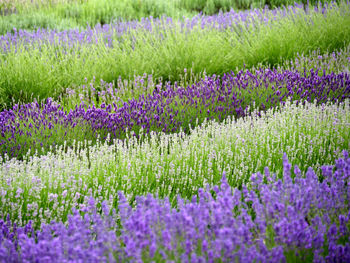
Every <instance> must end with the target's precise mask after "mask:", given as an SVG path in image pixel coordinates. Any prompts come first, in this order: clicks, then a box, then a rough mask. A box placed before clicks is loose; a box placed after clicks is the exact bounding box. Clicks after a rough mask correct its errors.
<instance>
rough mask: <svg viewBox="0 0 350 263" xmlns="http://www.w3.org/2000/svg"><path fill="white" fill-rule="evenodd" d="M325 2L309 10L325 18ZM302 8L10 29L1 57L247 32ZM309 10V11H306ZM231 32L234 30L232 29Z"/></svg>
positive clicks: (2, 40)
mask: <svg viewBox="0 0 350 263" xmlns="http://www.w3.org/2000/svg"><path fill="white" fill-rule="evenodd" d="M334 4H335V3H331V4H330V6H329V4H328V3H327V2H326V3H325V4H324V5H322V4H321V3H319V5H316V6H315V7H312V8H313V9H314V11H316V12H319V13H322V14H324V15H326V13H327V10H328V8H330V9H331V8H332V5H334ZM304 8H305V7H304V5H300V4H295V5H294V6H289V7H287V8H285V7H284V8H277V9H272V10H270V9H268V8H267V7H266V8H265V9H255V10H245V11H239V12H236V11H234V10H233V9H232V10H231V11H230V12H225V13H219V14H216V15H213V16H205V15H201V14H200V15H197V16H195V17H193V18H184V19H183V20H173V19H172V18H171V17H161V18H153V17H149V18H148V17H147V18H142V19H141V21H140V22H139V21H137V20H135V21H119V22H116V23H112V24H104V25H103V26H101V25H96V26H95V27H93V28H91V27H88V29H86V30H79V29H71V30H66V31H56V30H47V29H43V28H39V29H37V30H35V31H26V30H22V29H16V28H14V29H13V32H8V33H7V34H6V35H2V36H0V48H1V49H2V52H3V53H7V52H9V51H11V50H12V51H14V50H17V49H18V48H19V47H21V46H22V44H24V45H25V46H27V47H31V48H32V47H40V46H42V45H47V44H49V45H62V46H66V47H73V46H77V45H84V44H97V43H98V42H99V41H101V40H102V41H104V42H105V43H106V46H108V47H110V48H112V47H113V39H115V38H118V37H121V36H122V35H127V34H128V33H131V32H132V31H133V30H139V31H140V30H144V31H146V32H159V34H161V33H163V34H164V32H166V30H170V31H171V30H174V32H175V33H176V30H177V28H179V29H180V31H179V32H178V33H182V32H183V31H184V32H185V31H187V32H190V31H191V30H193V29H194V28H197V27H200V28H202V29H204V28H208V29H209V28H216V29H219V30H220V29H221V30H224V29H227V28H231V27H232V25H237V26H242V25H243V26H244V27H245V28H249V27H251V26H253V25H254V23H261V22H265V23H267V22H268V21H270V20H272V21H273V20H276V19H279V18H281V17H285V16H287V15H290V14H299V15H300V14H303V13H305V9H304ZM306 8H309V7H306ZM231 30H232V31H233V30H234V28H232V29H231Z"/></svg>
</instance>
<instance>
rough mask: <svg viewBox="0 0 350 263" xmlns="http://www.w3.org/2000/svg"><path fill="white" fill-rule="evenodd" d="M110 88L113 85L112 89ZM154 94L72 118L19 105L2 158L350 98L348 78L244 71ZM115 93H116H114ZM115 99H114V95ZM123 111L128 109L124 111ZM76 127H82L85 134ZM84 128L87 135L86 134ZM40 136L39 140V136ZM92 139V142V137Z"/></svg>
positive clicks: (0, 116) (48, 107) (1, 144)
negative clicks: (282, 106)
mask: <svg viewBox="0 0 350 263" xmlns="http://www.w3.org/2000/svg"><path fill="white" fill-rule="evenodd" d="M106 86H108V85H106ZM162 88H163V89H161V88H160V86H159V87H158V88H155V89H154V90H153V92H152V93H151V94H148V95H146V96H145V95H142V96H140V97H139V98H138V99H130V100H128V101H127V102H122V103H121V104H120V103H119V104H116V103H115V102H113V103H112V104H105V103H102V104H101V105H100V107H96V106H95V105H92V106H91V105H89V106H87V105H86V104H84V103H82V104H80V105H79V106H76V108H75V109H73V110H71V111H70V112H68V113H67V112H65V111H64V110H63V107H62V106H61V105H58V104H57V103H54V102H53V101H52V100H51V99H48V100H47V102H46V103H43V104H42V105H41V106H40V105H39V104H38V103H32V104H26V105H21V106H18V105H16V106H15V107H14V108H13V109H12V110H5V111H3V112H1V113H0V136H1V137H0V150H1V151H0V152H1V153H2V155H4V154H7V155H8V156H9V157H21V156H22V155H23V154H26V153H27V151H28V150H29V149H32V150H33V152H34V150H35V149H39V150H40V149H41V147H44V149H48V148H49V147H50V146H52V147H54V146H55V145H58V144H60V143H63V141H62V142H60V141H58V139H57V138H59V137H60V136H61V137H64V138H65V140H66V141H69V138H74V139H78V137H77V136H78V134H79V136H80V138H81V139H82V140H84V139H90V140H93V139H96V138H97V137H101V138H102V139H106V138H107V136H108V134H110V135H111V137H112V138H120V139H123V138H125V131H126V130H128V131H133V132H134V133H135V135H136V136H138V135H139V134H140V130H143V133H146V134H148V133H149V132H151V131H162V132H166V133H169V132H178V131H179V130H180V129H183V130H184V131H186V132H187V131H188V130H189V127H193V126H194V125H196V124H200V123H201V122H203V121H204V120H205V119H212V120H218V121H221V120H223V119H225V118H226V117H227V116H235V117H241V116H244V115H246V114H247V113H249V108H250V109H251V110H253V109H259V110H266V109H268V108H271V107H275V106H278V105H280V104H281V103H282V104H284V103H285V101H286V100H287V99H292V100H296V101H297V102H298V103H299V102H300V103H302V102H303V101H309V102H311V101H314V100H317V101H318V102H319V103H322V102H326V101H332V102H339V101H343V100H345V99H346V98H350V75H349V74H348V73H339V74H334V73H332V74H324V75H322V76H319V74H318V72H317V71H314V70H311V71H310V72H308V73H304V74H301V73H299V72H293V71H284V72H282V73H280V72H278V71H277V70H269V69H260V70H257V71H256V72H255V73H254V74H253V73H251V72H250V71H245V72H243V71H240V72H238V73H237V74H236V75H235V74H234V73H229V74H224V75H223V76H222V77H220V76H216V75H213V76H211V77H204V78H203V79H202V80H201V81H199V82H197V83H196V84H193V85H191V86H188V87H178V86H177V84H176V83H175V85H173V86H172V85H170V83H167V84H166V85H164V86H163V87H162ZM109 92H112V93H113V92H114V91H113V89H109ZM111 96H112V97H113V96H114V95H113V94H111ZM120 105H122V106H120ZM76 127H80V129H79V130H77V129H76ZM81 128H83V132H82V130H81ZM33 135H35V136H33ZM89 136H90V137H89Z"/></svg>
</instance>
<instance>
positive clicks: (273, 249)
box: [0, 151, 350, 262]
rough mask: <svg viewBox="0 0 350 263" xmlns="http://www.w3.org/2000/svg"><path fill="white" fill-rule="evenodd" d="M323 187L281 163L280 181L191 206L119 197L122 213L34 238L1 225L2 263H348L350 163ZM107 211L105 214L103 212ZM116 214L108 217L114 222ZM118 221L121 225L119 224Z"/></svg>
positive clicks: (213, 192)
mask: <svg viewBox="0 0 350 263" xmlns="http://www.w3.org/2000/svg"><path fill="white" fill-rule="evenodd" d="M322 171H323V180H322V181H319V179H318V177H317V176H316V174H315V173H314V171H313V170H312V169H311V168H310V169H309V170H308V171H307V173H306V174H305V175H303V174H302V173H301V172H300V170H299V168H298V167H297V166H295V167H294V169H293V172H292V165H291V164H290V163H289V162H288V159H287V157H286V155H285V156H284V158H283V180H281V179H279V180H276V178H275V176H274V175H272V174H271V173H270V172H269V169H267V168H266V169H265V175H262V174H261V173H257V174H253V176H252V177H251V185H250V187H246V186H243V187H242V189H241V190H239V189H237V188H236V189H234V188H231V187H230V186H229V185H228V183H227V179H226V178H225V174H224V177H223V179H222V183H221V186H220V187H217V186H215V187H213V188H210V187H209V186H207V189H199V191H198V195H197V196H193V198H192V201H190V202H189V201H186V200H183V199H182V198H180V197H179V198H178V206H177V208H172V207H171V204H170V202H169V200H167V199H165V200H161V199H157V198H155V197H153V196H152V195H150V194H149V195H147V196H140V197H137V204H136V207H135V208H134V209H132V208H131V207H130V206H129V204H128V202H127V201H126V199H125V197H124V195H123V194H122V193H121V192H120V193H119V202H118V208H119V209H118V210H119V212H118V213H117V214H116V212H115V211H114V212H113V211H112V212H111V211H110V209H109V208H108V206H107V205H106V203H105V202H102V204H101V205H99V204H96V203H95V201H94V199H93V198H90V201H89V205H88V206H87V207H86V208H85V209H82V210H80V211H74V213H73V215H70V216H69V219H68V222H67V224H66V225H65V224H63V223H60V222H52V223H51V224H48V225H43V226H42V227H41V229H40V230H39V231H34V229H33V226H32V225H31V223H28V224H27V225H26V226H24V227H21V226H17V225H16V224H12V223H11V221H10V220H9V219H8V220H5V221H1V223H0V260H1V261H6V262H28V261H29V262H33V261H35V262H47V261H50V262H73V261H77V260H82V261H85V262H92V261H109V262H117V261H119V262H120V261H130V262H143V261H146V262H148V261H157V262H165V261H167V262H168V261H173V262H216V261H221V262H234V261H239V262H253V261H259V262H286V261H287V262H295V261H303V262H305V261H307V262H311V261H313V262H347V261H349V260H350V210H349V202H350V188H349V183H350V158H349V156H348V153H347V152H346V151H344V157H343V158H341V159H338V160H337V161H336V162H335V166H323V167H322ZM100 210H102V214H99V213H98V212H97V211H100ZM111 214H112V215H111ZM116 217H117V218H119V219H120V223H119V224H118V223H117V222H116V221H115V220H116Z"/></svg>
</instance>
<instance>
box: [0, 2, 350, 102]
mask: <svg viewBox="0 0 350 263" xmlns="http://www.w3.org/2000/svg"><path fill="white" fill-rule="evenodd" d="M293 10H294V11H295V12H296V14H294V13H293ZM280 12H281V14H278V12H277V14H276V11H274V12H267V14H265V15H266V16H267V17H268V18H269V21H268V22H261V21H260V22H256V21H255V22H252V21H251V22H246V23H243V22H242V23H238V22H237V24H235V23H233V25H231V26H229V23H230V21H229V20H227V17H226V15H224V14H223V15H221V16H218V17H216V18H208V17H196V18H193V19H192V20H189V21H187V22H183V23H178V22H170V20H166V19H165V18H163V19H162V20H160V21H159V20H158V21H155V20H153V21H151V24H150V25H151V26H152V32H150V29H149V28H148V29H146V28H137V29H130V30H129V31H128V32H127V33H123V34H117V33H113V34H109V35H108V37H109V40H108V39H105V37H106V36H103V35H98V36H97V43H95V44H92V43H88V44H87V43H85V42H84V41H83V42H81V43H76V44H74V45H73V46H72V47H67V43H66V44H62V45H61V44H40V45H39V47H38V46H37V45H35V46H28V45H25V44H21V43H20V41H19V43H10V44H9V45H10V50H9V51H7V52H6V53H3V54H1V57H0V94H1V97H2V98H3V100H4V101H3V103H7V104H11V103H12V102H13V101H16V102H18V101H23V102H29V101H32V99H33V97H35V98H37V97H38V98H39V99H43V98H46V97H56V98H57V97H58V96H59V95H60V94H61V93H62V92H63V90H64V89H65V88H71V87H74V86H78V85H81V84H83V83H84V78H87V79H88V80H91V79H93V77H96V79H103V80H104V81H107V82H112V81H117V79H118V78H119V77H121V78H123V79H127V78H130V77H131V76H134V75H142V74H143V73H147V74H152V73H153V76H154V77H155V78H158V77H162V78H163V80H172V81H175V80H179V79H180V78H181V76H182V75H183V72H184V69H185V68H187V69H191V70H192V72H193V74H198V73H201V72H203V71H206V73H207V74H208V75H211V74H223V73H225V72H228V71H231V70H232V69H236V68H242V67H243V66H244V65H245V66H246V67H247V68H250V67H253V66H255V65H257V64H258V63H262V64H269V65H272V66H273V65H276V64H279V63H282V62H283V61H284V60H290V59H292V58H293V57H294V56H296V54H297V53H298V52H299V53H307V52H309V51H311V50H315V49H319V50H320V52H326V51H333V50H335V49H339V48H342V47H344V46H347V45H348V43H349V42H350V9H349V5H348V4H345V3H342V4H340V5H334V6H333V8H329V9H327V11H326V13H325V14H322V12H316V11H314V10H313V9H312V10H309V11H308V13H307V14H306V13H305V11H304V10H303V9H292V10H289V11H283V10H281V11H280ZM283 13H286V14H284V15H283ZM231 15H232V16H234V14H231ZM265 15H264V16H265ZM243 17H244V18H245V19H248V20H251V19H253V18H254V14H253V13H251V14H250V15H244V16H243ZM228 18H229V19H230V15H228ZM212 19H214V21H215V25H216V26H214V25H213V24H210V23H213V22H212ZM255 19H257V18H256V17H255ZM201 22H203V23H204V24H206V26H204V28H202V25H201ZM191 27H192V28H191ZM216 27H220V28H216ZM110 31H112V32H115V31H114V29H113V27H110ZM108 41H109V42H108ZM106 42H108V44H107V43H106ZM11 45H12V46H11ZM108 45H110V46H112V47H109V46H108Z"/></svg>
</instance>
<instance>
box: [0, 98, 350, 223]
mask: <svg viewBox="0 0 350 263" xmlns="http://www.w3.org/2000/svg"><path fill="white" fill-rule="evenodd" d="M260 115H261V116H260V117H259V116H258V113H257V112H253V113H252V114H251V115H249V116H246V117H243V118H239V119H237V120H235V119H233V118H227V119H226V120H225V121H224V122H222V123H218V122H215V121H210V122H208V123H203V124H202V125H200V126H196V127H195V128H194V129H193V130H191V132H190V134H188V135H186V134H185V133H184V132H180V133H174V134H165V133H158V134H156V133H154V132H152V133H151V134H150V136H149V137H145V138H143V139H142V140H141V139H137V138H136V137H133V136H131V137H129V138H127V140H114V141H113V143H111V142H109V141H102V142H101V141H97V142H96V144H95V145H93V143H92V142H91V141H90V142H89V141H85V142H83V143H78V144H77V145H75V146H74V147H72V148H68V149H67V148H65V147H64V146H61V147H56V148H55V149H54V150H55V152H56V153H55V154H54V153H53V151H50V152H48V153H47V154H46V155H42V156H38V154H35V155H33V156H28V157H27V158H24V159H25V161H19V160H17V159H14V158H13V159H10V160H6V159H5V160H0V161H1V165H0V178H1V180H0V211H1V213H2V214H3V216H6V215H7V214H9V215H10V219H11V220H12V221H13V222H15V223H16V224H17V225H23V224H25V223H27V222H28V221H29V220H32V221H33V225H35V226H36V227H38V226H40V224H41V223H49V222H51V221H52V220H56V221H64V222H65V221H66V220H67V215H68V214H69V212H70V211H71V209H72V208H76V209H80V208H83V207H86V206H87V205H88V200H89V197H90V196H93V197H94V198H95V199H96V200H98V201H103V200H106V201H107V202H108V205H110V206H112V205H116V202H117V200H118V198H117V191H118V190H122V191H123V192H124V193H125V195H126V197H127V199H128V201H130V202H133V201H134V200H135V196H136V195H144V194H146V193H152V194H157V195H158V196H159V197H160V198H163V197H169V199H170V201H171V202H172V203H173V204H175V203H176V196H177V195H178V194H180V195H181V196H182V197H184V198H190V197H191V196H192V195H194V194H195V193H196V192H197V191H198V189H199V188H200V187H204V186H205V185H206V184H207V183H209V184H210V185H214V184H219V181H220V178H221V175H222V173H223V171H225V172H226V175H227V180H228V182H229V184H230V185H231V186H234V187H236V186H241V185H242V184H244V183H245V184H247V185H249V176H250V175H251V174H252V173H254V172H257V171H260V172H263V171H264V167H266V166H267V167H269V168H270V169H272V170H273V171H275V172H276V174H277V176H278V177H281V176H282V172H281V171H282V165H281V164H282V162H281V155H282V154H283V152H286V153H287V155H288V156H289V158H290V160H291V161H292V162H293V163H294V164H297V165H298V166H299V167H300V170H301V171H302V172H306V171H307V168H308V167H309V166H312V167H313V168H314V170H315V172H316V174H317V175H319V176H320V174H321V170H320V167H321V165H323V164H330V163H333V162H334V161H335V159H336V158H338V157H340V154H341V152H342V150H344V149H349V147H350V130H349V129H350V126H349V124H350V105H349V101H346V102H344V103H340V104H323V105H319V106H316V104H315V103H314V104H309V103H305V105H304V106H303V105H299V106H296V104H295V103H294V104H291V103H290V102H289V101H288V102H287V103H286V105H285V106H283V107H280V109H274V110H273V109H270V110H268V111H267V112H265V113H263V112H262V113H261V114H260Z"/></svg>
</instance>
